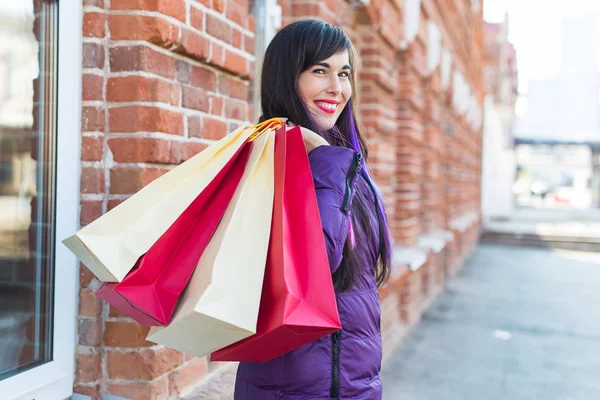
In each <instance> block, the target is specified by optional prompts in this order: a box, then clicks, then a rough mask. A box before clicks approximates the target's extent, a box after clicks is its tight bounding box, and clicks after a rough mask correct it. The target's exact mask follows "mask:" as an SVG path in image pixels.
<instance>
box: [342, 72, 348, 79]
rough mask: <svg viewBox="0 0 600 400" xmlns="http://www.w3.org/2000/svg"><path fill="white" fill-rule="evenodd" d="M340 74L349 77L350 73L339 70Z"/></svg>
mask: <svg viewBox="0 0 600 400" xmlns="http://www.w3.org/2000/svg"><path fill="white" fill-rule="evenodd" d="M340 76H341V77H342V78H349V77H350V74H349V73H348V72H341V73H340Z"/></svg>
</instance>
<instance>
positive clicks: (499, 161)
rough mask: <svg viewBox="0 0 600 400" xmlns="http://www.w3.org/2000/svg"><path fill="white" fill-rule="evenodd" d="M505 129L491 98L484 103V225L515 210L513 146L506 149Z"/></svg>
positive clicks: (482, 189)
mask: <svg viewBox="0 0 600 400" xmlns="http://www.w3.org/2000/svg"><path fill="white" fill-rule="evenodd" d="M506 129H507V128H506V127H505V123H504V122H503V121H502V117H501V114H500V111H499V110H498V109H496V106H495V105H494V102H493V100H492V98H491V97H489V96H488V97H487V98H486V100H485V120H484V128H483V165H482V182H481V212H482V216H483V223H484V226H485V223H486V222H487V221H489V220H490V219H491V218H499V217H500V218H501V217H509V216H510V215H511V214H512V212H513V208H514V200H513V194H512V185H513V182H514V179H515V170H516V162H515V155H514V150H513V148H512V146H507V143H506V142H507V141H506V135H507V132H506Z"/></svg>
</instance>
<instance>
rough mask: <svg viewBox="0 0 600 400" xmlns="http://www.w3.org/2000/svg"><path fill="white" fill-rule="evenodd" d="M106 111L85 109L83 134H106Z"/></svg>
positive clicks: (82, 122) (83, 110)
mask: <svg viewBox="0 0 600 400" xmlns="http://www.w3.org/2000/svg"><path fill="white" fill-rule="evenodd" d="M104 115H105V114H104V110H103V109H102V108H96V107H83V109H82V113H81V130H82V131H83V132H104Z"/></svg>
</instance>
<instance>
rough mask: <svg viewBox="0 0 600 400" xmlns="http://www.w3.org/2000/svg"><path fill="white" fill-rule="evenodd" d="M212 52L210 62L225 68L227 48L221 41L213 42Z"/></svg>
mask: <svg viewBox="0 0 600 400" xmlns="http://www.w3.org/2000/svg"><path fill="white" fill-rule="evenodd" d="M211 47H212V53H211V57H210V60H209V62H210V63H211V64H213V65H216V66H217V67H221V68H225V48H224V47H223V46H222V45H220V44H219V43H216V42H213V43H211Z"/></svg>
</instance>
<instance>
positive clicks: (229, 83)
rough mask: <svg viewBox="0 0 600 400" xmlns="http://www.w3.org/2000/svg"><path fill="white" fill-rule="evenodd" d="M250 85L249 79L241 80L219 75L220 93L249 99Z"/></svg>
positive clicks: (245, 99)
mask: <svg viewBox="0 0 600 400" xmlns="http://www.w3.org/2000/svg"><path fill="white" fill-rule="evenodd" d="M249 89H250V86H249V84H248V81H241V80H236V79H232V78H229V77H227V76H221V77H219V93H221V94H223V95H225V96H230V97H233V98H236V99H240V100H244V101H248V99H249V98H250V96H249V93H248V92H249Z"/></svg>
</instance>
